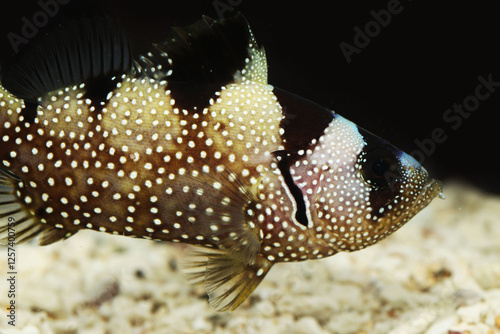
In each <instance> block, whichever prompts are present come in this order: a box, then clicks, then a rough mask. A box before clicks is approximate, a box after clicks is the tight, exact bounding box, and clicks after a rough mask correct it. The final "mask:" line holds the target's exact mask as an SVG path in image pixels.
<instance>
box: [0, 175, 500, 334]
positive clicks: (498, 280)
mask: <svg viewBox="0 0 500 334" xmlns="http://www.w3.org/2000/svg"><path fill="white" fill-rule="evenodd" d="M445 193H446V195H447V197H448V198H447V200H445V201H442V200H435V201H434V202H433V203H432V204H431V205H430V206H429V207H428V209H426V210H425V211H424V212H422V213H420V214H419V215H418V216H417V217H416V218H415V219H414V220H412V221H411V223H409V224H408V225H406V226H405V227H403V228H402V229H401V230H400V231H398V232H397V233H395V234H394V235H392V236H391V237H389V238H388V239H386V240H384V241H382V242H381V243H379V244H377V245H375V246H372V247H370V248H368V249H366V250H363V251H360V252H357V253H352V254H339V255H335V256H333V257H331V258H328V259H324V260H317V261H308V262H304V263H294V264H280V265H277V266H275V268H273V270H271V272H270V274H269V275H268V276H267V278H266V279H265V280H264V281H263V283H262V284H261V285H260V286H259V288H258V289H257V290H256V291H255V293H254V294H253V296H252V297H251V298H250V299H249V300H248V301H247V302H245V303H244V304H243V305H242V307H240V308H239V309H238V310H236V311H235V312H233V313H217V312H215V311H213V310H212V309H210V308H209V306H208V304H207V300H206V297H205V295H204V290H203V288H202V287H194V286H192V285H190V284H188V283H187V282H186V279H185V276H184V275H183V274H182V273H181V272H180V271H179V269H178V262H179V259H180V258H181V257H182V252H183V247H179V245H171V244H165V243H157V242H151V241H147V240H136V239H129V238H124V237H116V236H109V235H105V234H102V233H95V232H90V231H89V232H87V231H85V232H80V233H78V234H77V235H76V236H74V237H72V238H70V239H69V240H67V241H65V242H60V243H57V244H54V245H52V246H48V247H38V246H35V245H34V244H25V245H20V246H18V247H16V252H17V256H18V257H17V271H18V277H17V281H18V282H17V287H16V293H17V294H16V298H15V301H16V311H17V313H16V326H15V327H13V326H10V325H8V323H7V322H8V321H9V319H8V318H7V312H6V310H5V308H6V307H7V306H8V303H9V300H10V299H9V298H7V288H8V286H7V281H6V279H7V274H6V271H7V249H5V248H0V251H1V252H2V255H1V256H0V275H1V277H0V279H1V280H0V288H1V290H0V306H1V308H2V310H1V311H0V312H1V313H2V314H0V333H2V334H18V333H23V334H52V333H54V334H77V333H78V334H90V333H92V334H94V333H95V334H100V333H103V334H104V333H109V334H114V333H120V334H128V333H137V334H160V333H161V334H164V333H286V334H294V333H297V334H298V333H307V334H319V333H342V334H348V333H370V334H373V333H383V334H387V333H390V334H396V333H408V334H417V333H427V334H465V333H470V334H499V333H500V198H499V197H494V196H491V195H487V194H484V193H481V192H479V191H477V190H475V189H474V188H471V187H467V186H464V185H459V184H456V183H455V184H448V185H447V186H446V187H445Z"/></svg>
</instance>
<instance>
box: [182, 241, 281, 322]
mask: <svg viewBox="0 0 500 334" xmlns="http://www.w3.org/2000/svg"><path fill="white" fill-rule="evenodd" d="M272 265H273V263H272V262H270V261H268V260H266V259H265V258H264V257H263V256H261V255H258V256H257V257H256V258H255V262H254V264H253V265H250V264H247V263H245V262H244V261H242V259H240V258H238V256H236V255H235V254H234V253H230V252H225V251H221V250H216V249H208V248H201V247H196V250H195V251H193V253H192V254H191V256H190V258H189V259H188V260H187V261H186V263H185V265H184V271H185V272H186V273H187V274H188V276H189V278H190V280H191V281H192V282H193V283H201V284H204V286H205V289H206V291H207V294H208V297H209V303H210V306H211V307H212V308H214V309H215V310H217V311H220V312H224V311H234V310H235V309H237V308H238V307H239V306H240V305H241V304H242V303H243V302H244V301H245V300H246V299H247V298H248V297H249V296H250V295H251V294H252V292H253V291H254V290H255V289H256V288H257V286H258V285H259V284H260V282H261V281H262V280H263V279H264V277H265V276H266V274H267V273H268V272H269V270H270V269H271V267H272Z"/></svg>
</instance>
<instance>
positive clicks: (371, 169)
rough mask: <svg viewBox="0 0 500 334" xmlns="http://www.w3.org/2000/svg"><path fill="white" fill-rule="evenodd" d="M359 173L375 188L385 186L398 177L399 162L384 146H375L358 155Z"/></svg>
mask: <svg viewBox="0 0 500 334" xmlns="http://www.w3.org/2000/svg"><path fill="white" fill-rule="evenodd" d="M360 166H361V168H360V170H361V175H362V177H363V179H364V180H365V182H366V183H368V184H370V185H371V186H373V187H375V188H385V187H387V186H390V185H393V184H394V183H395V182H397V181H398V180H399V179H400V176H401V174H400V172H399V166H400V162H399V159H398V158H397V157H396V155H395V154H394V153H393V152H392V151H390V150H388V149H387V148H384V147H375V148H372V149H369V150H368V151H366V153H364V154H362V155H361V157H360Z"/></svg>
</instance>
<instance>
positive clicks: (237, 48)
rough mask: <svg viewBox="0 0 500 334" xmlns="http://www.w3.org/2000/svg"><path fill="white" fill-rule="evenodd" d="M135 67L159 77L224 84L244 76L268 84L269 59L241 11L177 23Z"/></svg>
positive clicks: (169, 79)
mask: <svg viewBox="0 0 500 334" xmlns="http://www.w3.org/2000/svg"><path fill="white" fill-rule="evenodd" d="M136 69H137V71H138V72H140V73H143V74H144V75H146V76H148V77H150V78H153V79H156V80H168V81H173V82H196V83H215V84H219V85H225V84H228V83H232V82H234V81H235V80H236V81H237V80H241V78H244V79H246V80H250V81H256V82H259V83H262V84H267V62H266V57H265V53H264V51H263V49H260V48H259V47H258V46H257V43H256V42H255V39H254V36H253V34H252V31H251V30H250V27H249V25H248V22H247V21H246V19H245V18H244V17H243V15H241V14H237V15H235V16H234V17H231V18H227V19H221V20H213V19H211V18H209V17H207V16H203V18H202V19H201V20H200V21H198V22H196V23H194V24H191V25H188V26H185V27H174V28H172V29H171V30H170V33H169V34H168V36H167V38H166V40H165V41H164V42H162V43H159V44H154V45H153V48H152V49H151V50H150V52H149V53H148V54H146V55H143V56H141V57H139V59H138V60H137V62H136Z"/></svg>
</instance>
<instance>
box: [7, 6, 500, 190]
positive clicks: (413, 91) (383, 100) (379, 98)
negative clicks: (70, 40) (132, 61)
mask: <svg viewBox="0 0 500 334" xmlns="http://www.w3.org/2000/svg"><path fill="white" fill-rule="evenodd" d="M41 1H42V2H47V1H43V0H41ZM50 1H55V0H50ZM60 1H61V2H63V1H62V0H60ZM393 1H394V0H393ZM64 2H68V3H67V4H65V5H61V6H60V7H59V9H58V11H57V15H56V16H55V17H54V18H52V19H51V20H50V22H49V23H48V24H46V25H44V26H42V27H41V28H40V32H39V33H38V34H37V36H36V37H38V36H39V35H41V34H43V33H46V32H49V31H50V29H53V27H54V26H56V25H57V24H58V22H61V21H64V20H70V19H72V18H79V17H81V16H82V15H92V14H100V15H108V16H113V17H118V18H120V19H121V21H122V23H123V24H124V25H125V26H126V28H127V30H128V31H129V32H130V35H131V37H132V40H133V41H134V45H135V48H136V52H137V53H140V52H143V51H144V50H146V49H147V48H148V45H149V43H151V42H158V41H161V40H162V38H163V37H165V35H166V33H167V31H168V28H169V27H170V26H171V25H180V26H182V25H187V24H190V23H193V22H194V21H196V20H198V19H199V18H200V17H201V15H202V14H205V15H208V16H210V17H212V18H218V16H219V13H222V14H223V15H225V16H229V15H231V14H234V13H236V12H237V11H241V12H242V13H243V14H244V15H245V16H246V18H247V19H248V21H249V22H250V25H251V26H252V29H253V31H254V34H255V36H256V39H257V41H258V42H259V44H261V45H263V46H264V47H265V49H266V54H267V57H268V65H269V81H270V84H272V85H275V86H277V87H280V88H282V89H285V90H288V91H290V92H293V93H296V94H298V95H302V96H304V97H306V98H308V99H310V100H313V101H315V102H317V103H319V104H321V105H323V106H325V107H327V108H330V109H333V110H335V111H336V112H338V113H339V114H341V115H342V116H344V117H346V118H348V119H350V120H352V121H353V122H355V123H357V124H358V125H359V126H361V127H363V128H365V129H367V130H369V131H371V132H373V133H375V134H377V135H379V136H381V137H383V138H384V139H387V140H388V141H390V142H392V143H393V144H395V145H396V146H398V147H399V148H401V149H403V150H404V151H406V152H412V151H414V150H415V149H418V146H417V144H416V140H420V141H422V140H425V139H429V138H430V136H431V132H432V131H433V130H434V129H436V128H441V129H443V131H444V133H445V135H446V136H447V139H446V141H445V142H443V143H438V144H436V145H435V149H434V150H433V152H432V153H431V154H429V155H427V156H426V158H425V161H424V165H425V167H426V168H427V169H428V170H429V171H430V172H431V173H432V174H433V175H435V176H436V177H438V178H441V179H445V180H446V179H450V178H460V179H464V180H466V181H468V182H470V183H473V184H475V185H477V186H479V187H481V188H482V189H484V190H487V191H490V192H495V193H500V176H499V165H500V162H499V159H500V158H499V145H498V143H499V140H498V134H499V132H500V128H499V119H500V117H499V115H500V113H499V111H500V108H499V107H500V103H499V101H500V87H498V88H497V90H496V91H495V92H494V93H493V94H491V96H490V97H489V98H488V99H486V100H485V101H482V102H481V103H480V105H479V108H478V109H477V110H475V111H474V112H472V113H471V115H470V117H469V118H467V119H464V120H463V122H462V124H461V125H460V126H459V127H458V128H457V129H452V128H451V127H450V125H451V124H450V123H447V122H445V121H444V120H443V114H444V113H445V111H446V110H447V109H449V108H451V107H452V106H453V105H454V104H460V103H462V102H463V101H464V99H466V98H467V97H469V96H471V95H474V93H475V89H476V86H477V85H478V84H479V81H478V77H479V76H483V77H484V78H487V77H488V76H490V75H491V76H492V78H493V81H495V82H500V71H498V63H499V62H500V51H499V50H500V39H499V37H498V36H499V33H500V20H499V19H498V15H497V13H498V11H497V10H496V6H495V5H494V3H493V2H488V3H486V4H482V3H481V2H453V3H450V4H444V3H442V2H440V4H439V5H438V4H436V2H425V1H418V0H413V1H409V0H406V1H405V0H401V2H400V4H399V6H398V8H400V13H399V14H396V15H392V17H391V22H390V23H389V24H388V25H387V26H386V27H383V28H381V30H380V32H379V33H378V34H376V36H374V37H372V38H371V40H370V42H369V44H368V45H367V46H366V47H364V48H362V49H361V51H360V53H359V54H353V55H352V58H351V60H352V61H351V63H349V64H348V63H347V61H346V58H345V57H344V55H343V53H342V51H341V49H340V47H339V44H340V43H342V42H346V43H349V44H351V45H353V44H354V35H355V31H354V28H355V27H356V26H357V27H359V28H360V29H361V30H364V29H365V25H366V24H367V23H368V22H370V21H373V20H374V18H373V17H372V14H371V11H375V12H379V11H381V10H385V9H387V7H388V3H389V2H388V1H369V2H368V1H367V2H366V3H360V2H354V1H334V2H330V1H328V2H327V1H323V2H319V1H298V2H291V1H273V2H271V1H254V0H216V1H152V0H141V1H133V2H132V1H118V0H104V1H97V0H92V1H79V0H65V1H64ZM10 5H11V7H10V8H9V10H2V13H1V14H0V58H1V61H2V66H4V67H5V66H8V63H9V61H11V60H13V59H15V57H16V56H17V55H18V54H19V53H16V52H15V51H14V49H13V47H12V45H11V43H10V42H9V40H8V34H9V33H15V34H18V35H22V34H21V31H22V27H23V21H22V18H23V17H26V18H27V19H28V20H29V21H32V20H33V15H35V14H36V13H37V12H39V11H41V10H42V7H41V5H40V4H39V3H38V1H24V2H13V3H12V4H10ZM217 8H218V10H217ZM36 37H34V38H36ZM22 46H23V45H21V52H22V50H23V48H22Z"/></svg>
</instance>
